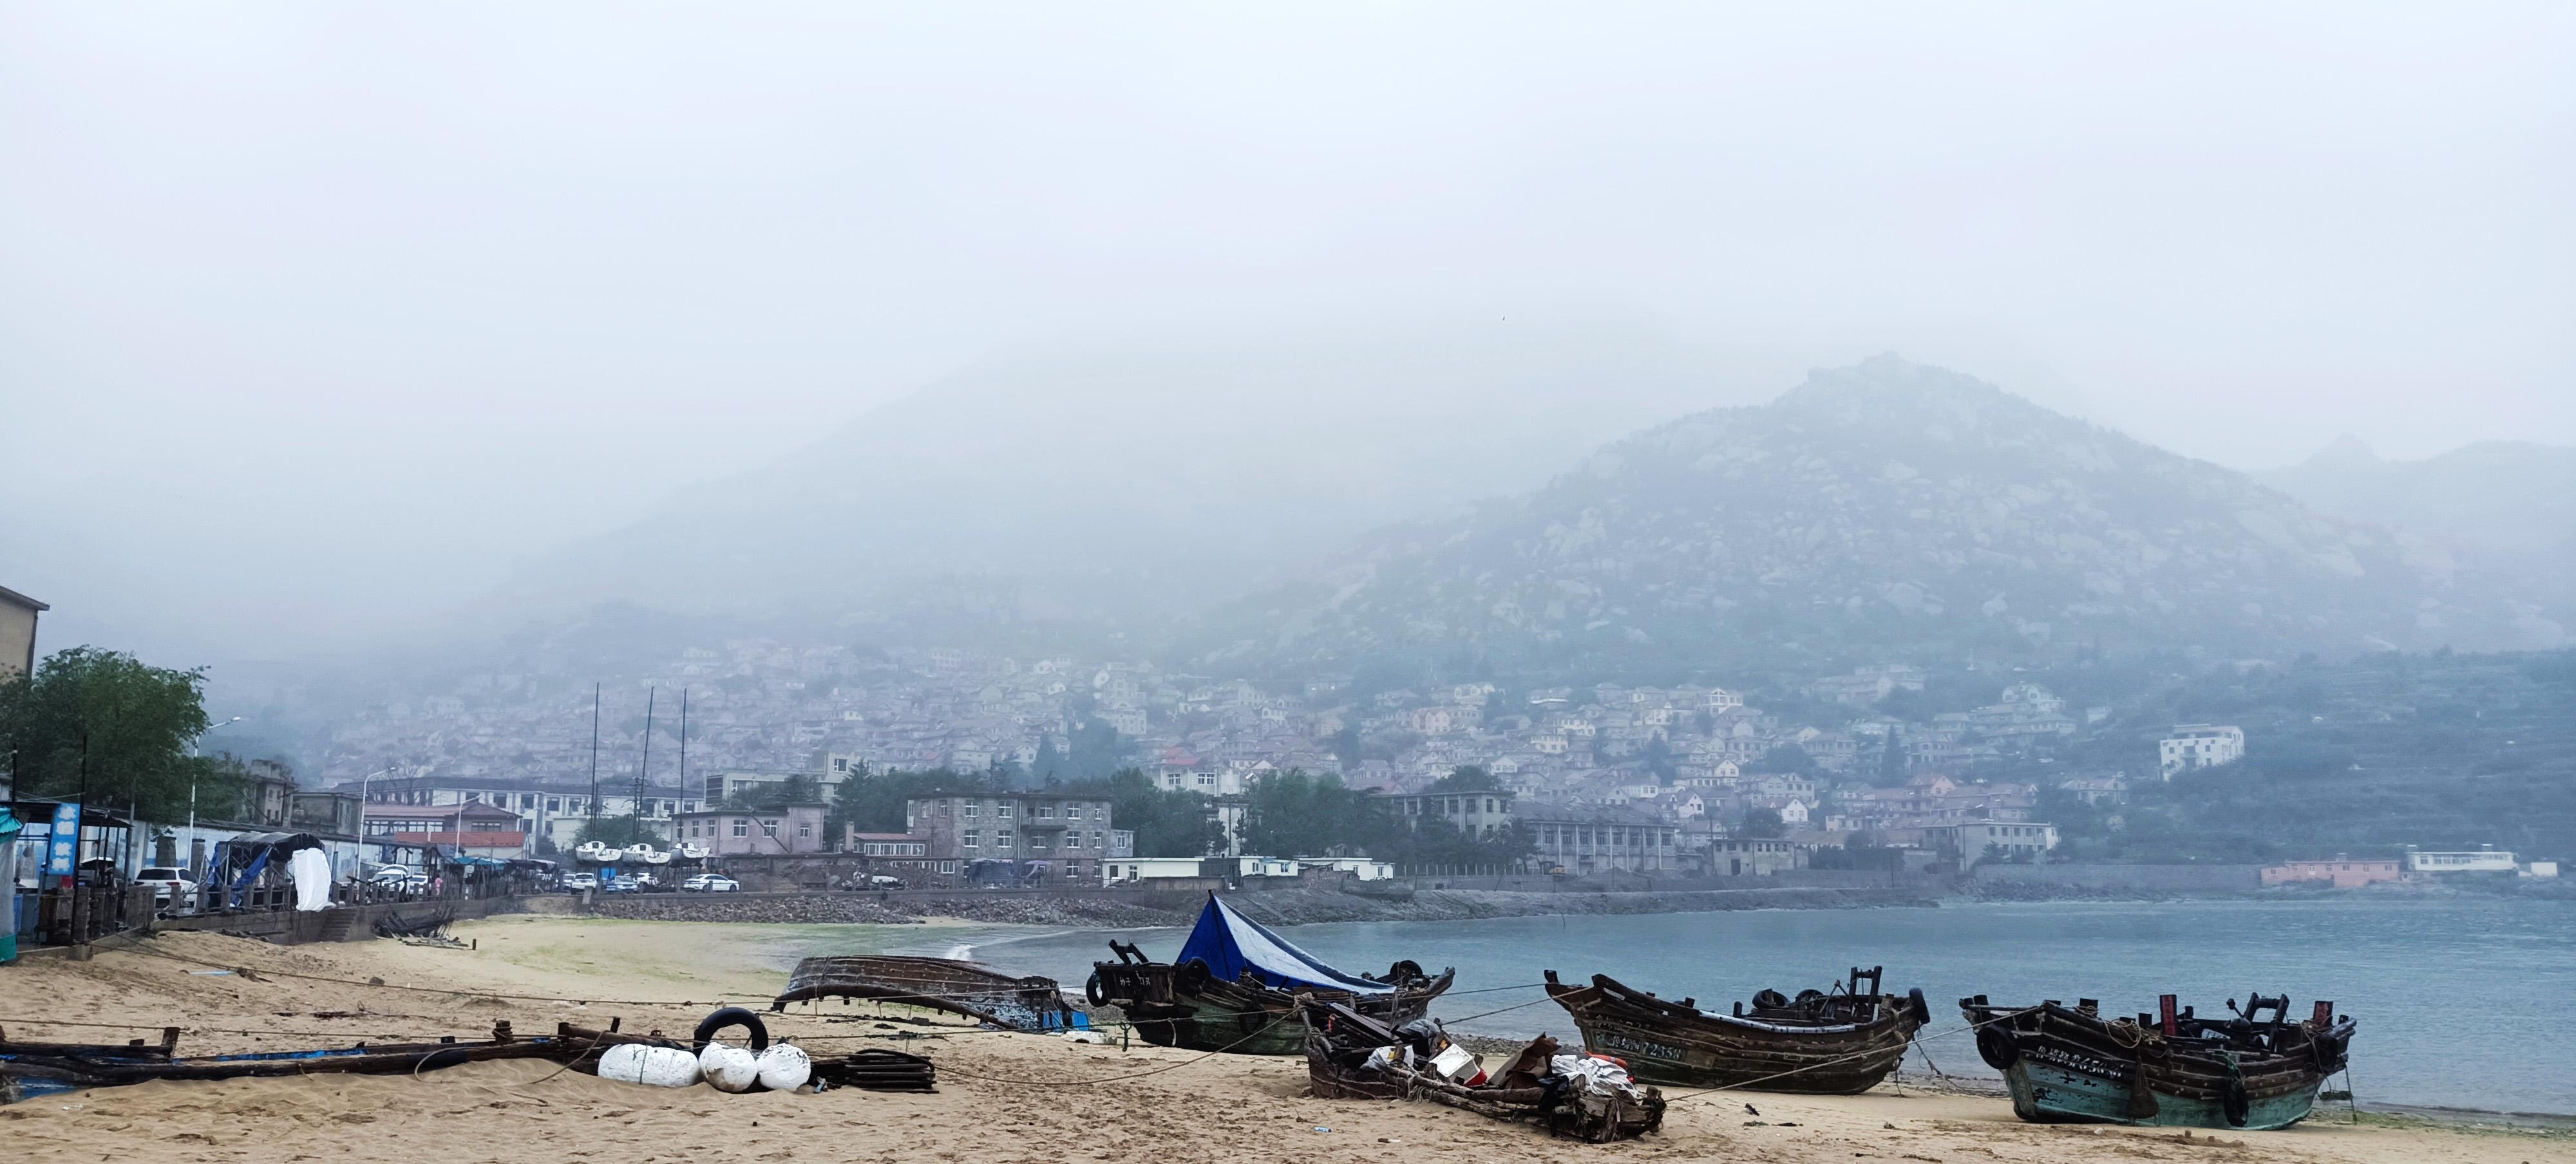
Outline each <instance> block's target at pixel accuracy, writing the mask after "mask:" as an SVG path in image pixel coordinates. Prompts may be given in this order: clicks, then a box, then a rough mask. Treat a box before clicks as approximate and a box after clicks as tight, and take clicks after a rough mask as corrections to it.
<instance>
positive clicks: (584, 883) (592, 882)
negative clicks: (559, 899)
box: [555, 873, 599, 893]
mask: <svg viewBox="0 0 2576 1164" xmlns="http://www.w3.org/2000/svg"><path fill="white" fill-rule="evenodd" d="M555 885H556V886H557V887H558V888H561V889H562V890H563V891H564V892H566V893H579V892H581V891H582V890H585V889H597V888H599V875H598V874H596V873H566V874H564V877H563V880H561V881H558V882H555Z"/></svg>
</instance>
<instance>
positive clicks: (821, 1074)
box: [0, 1012, 936, 1103]
mask: <svg viewBox="0 0 2576 1164" xmlns="http://www.w3.org/2000/svg"><path fill="white" fill-rule="evenodd" d="M736 1013H740V1012H736ZM757 1041H759V1042H766V1036H765V1034H764V1035H763V1036H762V1037H761V1038H760V1039H759V1040H757ZM625 1043H640V1044H644V1045H647V1046H656V1047H676V1048H679V1049H681V1050H694V1049H695V1048H694V1047H692V1045H691V1044H689V1043H686V1042H680V1041H676V1040H672V1039H666V1038H663V1037H661V1036H660V1035H658V1034H643V1035H638V1034H630V1033H623V1032H620V1031H619V1030H617V1024H615V1023H611V1024H610V1025H609V1029H607V1030H604V1031H600V1030H590V1029H587V1028H583V1027H576V1026H572V1025H569V1024H561V1025H558V1026H557V1027H556V1028H555V1033H554V1034H553V1035H550V1036H543V1037H533V1038H526V1037H520V1036H518V1035H515V1034H513V1033H512V1032H511V1030H510V1024H509V1023H507V1022H497V1023H494V1024H492V1037H491V1038H489V1039H482V1040H471V1041H468V1040H459V1039H452V1038H451V1039H440V1040H438V1041H437V1042H431V1043H356V1044H352V1045H350V1046H346V1047H325V1048H317V1049H311V1050H299V1051H251V1052H243V1053H237V1054H225V1055H190V1056H182V1055H179V1054H178V1053H177V1051H178V1044H179V1028H177V1027H165V1028H163V1029H162V1032H161V1040H160V1042H158V1043H157V1044H156V1043H146V1042H144V1041H143V1040H140V1039H137V1040H134V1041H132V1042H128V1043H121V1044H106V1043H50V1042H25V1041H16V1040H12V1039H10V1038H9V1035H8V1032H7V1031H5V1030H0V1102H6V1103H15V1102H17V1101H19V1100H22V1099H27V1098H32V1097H34V1096H38V1095H50V1094H55V1093H58V1092H65V1091H81V1090H87V1089H89V1088H94V1087H121V1086H125V1085H127V1084H133V1083H148V1082H152V1081H154V1080H207V1079H258V1078H267V1077H274V1076H286V1075H327V1074H360V1075H417V1074H419V1073H421V1072H424V1071H436V1070H438V1069H440V1068H444V1067H454V1066H457V1065H459V1064H463V1063H487V1062H492V1061H495V1060H501V1059H547V1060H551V1061H554V1062H557V1063H563V1064H566V1065H568V1066H570V1067H572V1069H574V1070H576V1071H581V1072H584V1073H586V1074H597V1073H598V1071H599V1055H598V1054H597V1052H599V1051H602V1050H605V1049H607V1048H609V1047H614V1046H618V1045H620V1044H625ZM813 1078H815V1079H817V1080H821V1081H823V1082H824V1083H825V1084H827V1085H829V1086H836V1087H858V1088H865V1089H868V1090H871V1091H930V1090H933V1089H934V1087H935V1084H936V1075H935V1072H934V1069H933V1068H932V1066H931V1063H930V1061H929V1060H928V1059H924V1058H922V1057H920V1056H918V1055H907V1054H904V1053H902V1052H900V1051H890V1050H882V1049H874V1048H870V1049H864V1050H860V1051H857V1052H853V1053H851V1054H847V1055H818V1056H815V1057H814V1059H813Z"/></svg>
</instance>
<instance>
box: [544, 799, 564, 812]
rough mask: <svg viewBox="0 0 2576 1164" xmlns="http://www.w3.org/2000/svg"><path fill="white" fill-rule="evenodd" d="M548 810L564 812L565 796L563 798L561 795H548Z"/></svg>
mask: <svg viewBox="0 0 2576 1164" xmlns="http://www.w3.org/2000/svg"><path fill="white" fill-rule="evenodd" d="M546 811H547V812H562V811H563V798H562V797H560V796H549V797H547V798H546Z"/></svg>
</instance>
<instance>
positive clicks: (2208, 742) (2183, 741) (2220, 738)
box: [2157, 723, 2245, 780]
mask: <svg viewBox="0 0 2576 1164" xmlns="http://www.w3.org/2000/svg"><path fill="white" fill-rule="evenodd" d="M2157 751H2158V753H2159V759H2161V760H2162V768H2163V771H2164V774H2165V778H2166V779H2168V780H2170V779H2172V778H2173V774H2174V773H2176V772H2180V771H2183V770H2185V769H2189V768H2209V767H2215V766H2217V765H2220V764H2233V763H2235V762H2236V761H2238V760H2240V759H2243V758H2244V757H2245V729H2243V728H2240V727H2237V726H2235V725H2233V724H2227V725H2220V724H2206V723H2186V724H2177V725H2175V726H2174V730H2173V734H2172V735H2169V736H2166V737H2165V738H2164V740H2163V741H2162V742H2161V743H2159V744H2158V745H2157Z"/></svg>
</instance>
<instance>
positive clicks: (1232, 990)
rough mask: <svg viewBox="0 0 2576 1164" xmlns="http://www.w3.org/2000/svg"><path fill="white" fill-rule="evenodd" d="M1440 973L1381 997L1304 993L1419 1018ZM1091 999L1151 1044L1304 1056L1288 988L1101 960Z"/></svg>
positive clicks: (1370, 1012)
mask: <svg viewBox="0 0 2576 1164" xmlns="http://www.w3.org/2000/svg"><path fill="white" fill-rule="evenodd" d="M1451 978H1452V975H1449V974H1445V973H1444V974H1442V975H1441V976H1439V977H1438V978H1435V979H1431V980H1430V981H1429V983H1428V984H1427V985H1425V986H1423V987H1422V988H1421V989H1417V990H1397V991H1392V992H1389V993H1387V994H1382V995H1361V994H1350V993H1345V992H1342V991H1325V990H1318V991H1308V992H1306V993H1307V994H1308V995H1309V996H1311V997H1314V998H1317V999H1320V1000H1323V1001H1327V1002H1337V1003H1342V1004H1344V1005H1347V1006H1349V1007H1350V1008H1351V1009H1353V1010H1355V1011H1357V1012H1359V1013H1361V1014H1364V1015H1367V1016H1368V1017H1369V1018H1371V1019H1374V1020H1376V1021H1378V1022H1382V1023H1385V1024H1387V1025H1388V1026H1402V1025H1404V1024H1405V1023H1408V1022H1411V1021H1413V1020H1414V1019H1418V1018H1421V1017H1422V1016H1423V1015H1424V1014H1425V1013H1426V1012H1427V1011H1429V1009H1430V1007H1431V1000H1432V999H1434V998H1437V997H1439V996H1440V995H1441V994H1442V993H1443V992H1445V991H1447V990H1448V989H1449V983H1450V980H1451ZM1090 989H1091V990H1092V992H1093V993H1092V1001H1093V1002H1094V1003H1096V1004H1103V1005H1111V1006H1116V1007H1117V1008H1119V1010H1121V1011H1123V1012H1124V1013H1125V1014H1126V1016H1127V1021H1128V1023H1129V1024H1131V1025H1132V1026H1134V1027H1135V1029H1136V1035H1137V1037H1138V1038H1141V1039H1143V1040H1145V1041H1146V1042H1148V1043H1153V1044H1155V1045H1157V1046H1164V1047H1178V1048H1181V1049H1183V1050H1190V1051H1223V1052H1227V1053H1229V1054H1235V1055H1303V1054H1305V1053H1306V1031H1305V1026H1304V1024H1303V1023H1301V1022H1300V1021H1299V1020H1298V1017H1297V1016H1298V1010H1297V999H1296V996H1294V995H1291V994H1290V993H1288V992H1287V991H1284V990H1277V989H1273V988H1271V987H1267V986H1254V985H1251V984H1249V983H1245V982H1227V981H1224V980H1222V979H1217V978H1210V977H1205V976H1202V975H1195V974H1191V973H1189V972H1187V968H1185V967H1176V966H1171V965H1168V964H1164V963H1151V964H1136V963H1125V962H1102V963H1099V964H1097V967H1096V969H1095V973H1094V974H1093V976H1092V984H1091V987H1090Z"/></svg>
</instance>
